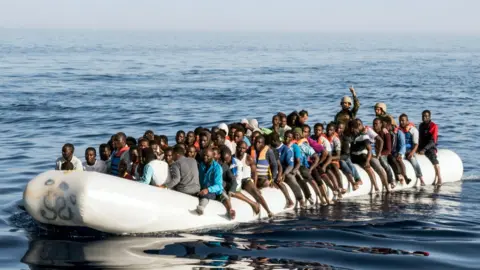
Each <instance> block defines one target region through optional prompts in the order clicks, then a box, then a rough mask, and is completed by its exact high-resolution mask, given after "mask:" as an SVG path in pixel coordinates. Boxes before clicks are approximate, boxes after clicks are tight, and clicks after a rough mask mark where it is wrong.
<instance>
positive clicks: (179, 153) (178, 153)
mask: <svg viewBox="0 0 480 270" xmlns="http://www.w3.org/2000/svg"><path fill="white" fill-rule="evenodd" d="M185 152H186V151H185V148H183V147H182V146H181V145H180V144H177V145H175V147H173V160H174V161H176V160H178V159H179V158H181V157H183V156H185Z"/></svg>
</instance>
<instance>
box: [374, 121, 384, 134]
mask: <svg viewBox="0 0 480 270" xmlns="http://www.w3.org/2000/svg"><path fill="white" fill-rule="evenodd" d="M382 128H383V122H382V120H380V118H375V119H373V130H374V131H375V132H377V133H379V132H381V131H382Z"/></svg>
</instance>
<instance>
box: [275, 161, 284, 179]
mask: <svg viewBox="0 0 480 270" xmlns="http://www.w3.org/2000/svg"><path fill="white" fill-rule="evenodd" d="M277 168H278V173H277V179H276V180H277V181H282V178H283V167H282V164H281V163H280V160H277Z"/></svg>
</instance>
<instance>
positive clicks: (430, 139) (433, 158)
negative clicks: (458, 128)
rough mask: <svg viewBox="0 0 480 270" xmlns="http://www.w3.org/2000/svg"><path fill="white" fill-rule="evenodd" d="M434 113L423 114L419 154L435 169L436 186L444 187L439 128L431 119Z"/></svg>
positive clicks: (426, 111) (424, 112)
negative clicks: (438, 145) (439, 157)
mask: <svg viewBox="0 0 480 270" xmlns="http://www.w3.org/2000/svg"><path fill="white" fill-rule="evenodd" d="M431 115H432V113H431V112H430V111H429V110H425V111H423V112H422V121H423V122H422V123H421V124H420V127H419V129H420V130H419V133H420V134H419V137H420V138H419V142H418V154H420V155H425V156H426V157H427V158H428V159H429V160H430V162H432V164H433V167H434V168H435V178H436V179H435V180H434V181H433V184H434V185H437V186H441V185H442V176H441V175H440V165H439V163H438V159H437V140H438V126H437V124H435V123H434V122H433V121H432V119H431Z"/></svg>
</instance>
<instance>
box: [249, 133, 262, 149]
mask: <svg viewBox="0 0 480 270" xmlns="http://www.w3.org/2000/svg"><path fill="white" fill-rule="evenodd" d="M261 135H262V133H261V132H260V131H258V130H255V131H254V132H252V141H251V143H252V145H255V140H256V139H257V138H258V136H261Z"/></svg>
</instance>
